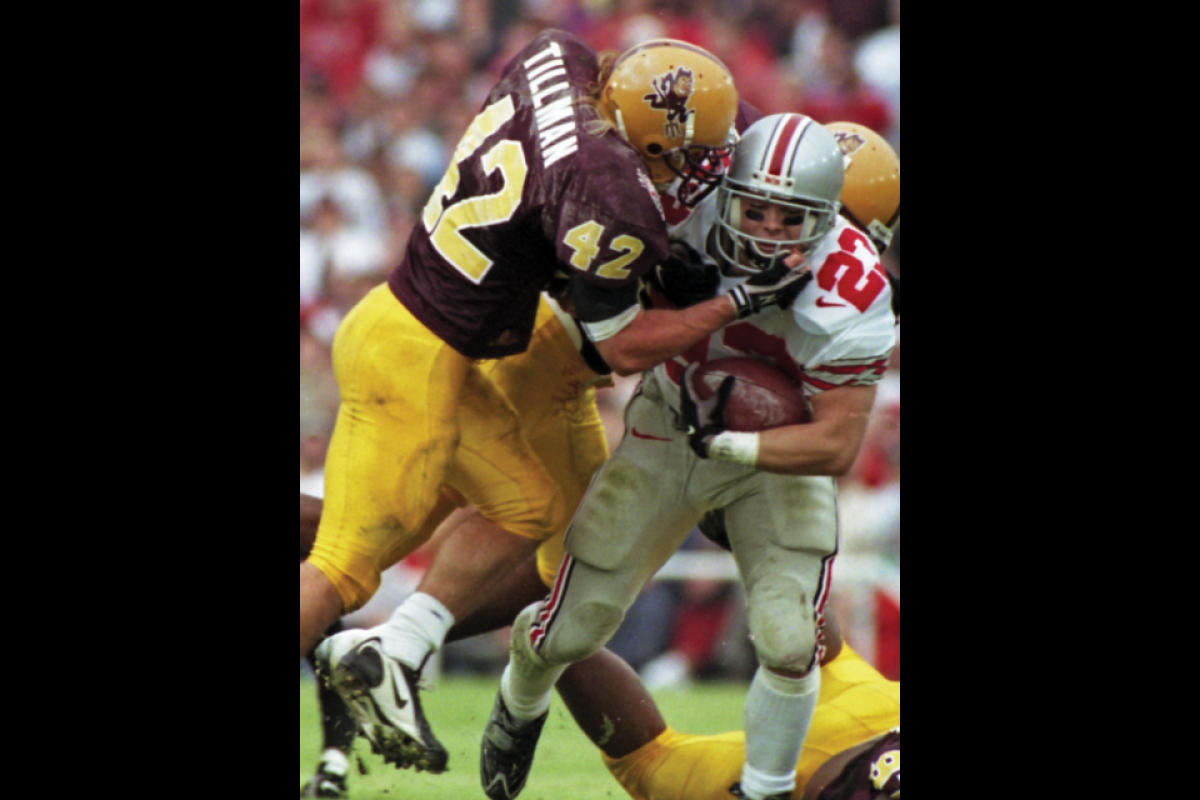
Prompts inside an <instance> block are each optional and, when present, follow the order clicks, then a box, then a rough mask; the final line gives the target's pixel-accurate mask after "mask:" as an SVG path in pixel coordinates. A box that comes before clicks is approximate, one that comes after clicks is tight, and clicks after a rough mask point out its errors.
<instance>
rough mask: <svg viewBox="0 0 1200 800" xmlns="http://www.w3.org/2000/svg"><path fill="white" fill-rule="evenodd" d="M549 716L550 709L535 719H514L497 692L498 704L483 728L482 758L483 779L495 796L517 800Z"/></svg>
mask: <svg viewBox="0 0 1200 800" xmlns="http://www.w3.org/2000/svg"><path fill="white" fill-rule="evenodd" d="M549 716H550V712H549V711H547V712H546V713H545V714H542V715H541V716H540V717H538V718H537V719H535V720H534V721H533V722H520V721H518V720H516V719H513V716H512V715H511V714H509V713H508V708H507V707H505V705H504V698H503V697H501V696H500V693H499V692H497V693H496V706H495V708H493V709H492V716H491V717H490V718H489V719H488V724H487V729H486V730H484V732H483V747H482V748H481V751H480V758H479V778H480V783H481V784H482V786H483V791H484V794H486V795H487V796H488V797H490V798H491V800H513V798H514V797H516V796H517V795H519V794H520V793H521V790H522V789H524V788H525V781H526V780H527V779H528V778H529V769H530V768H531V767H532V766H533V754H534V752H535V751H536V750H537V743H538V739H539V738H540V737H541V735H542V726H544V725H545V724H546V718H547V717H549Z"/></svg>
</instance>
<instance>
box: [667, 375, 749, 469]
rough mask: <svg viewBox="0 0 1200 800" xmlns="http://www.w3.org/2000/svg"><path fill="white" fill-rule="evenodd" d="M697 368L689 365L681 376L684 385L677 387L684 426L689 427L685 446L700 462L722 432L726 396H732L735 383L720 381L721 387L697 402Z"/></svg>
mask: <svg viewBox="0 0 1200 800" xmlns="http://www.w3.org/2000/svg"><path fill="white" fill-rule="evenodd" d="M698 369H700V365H699V364H692V365H691V366H690V367H688V368H687V370H686V371H685V372H684V373H683V381H682V382H681V385H680V387H679V394H680V402H681V405H682V408H681V409H680V410H681V411H682V412H683V424H684V425H687V427H688V443H689V444H690V445H691V446H692V449H693V450H695V451H696V455H698V456H700V457H701V458H708V457H709V451H710V449H711V447H712V443H713V440H714V439H716V438H717V437H718V436H720V435H721V434H722V433H724V432H725V428H726V425H725V406H726V404H728V403H729V395H730V394H732V393H733V382H734V380H736V379H735V378H734V377H733V376H732V375H729V376H727V377H726V378H725V380H723V381H721V386H720V387H719V388H718V389H717V391H715V392H713V395H712V397H710V398H708V399H707V400H698V399H697V398H696V390H695V384H694V380H695V375H696V370H698Z"/></svg>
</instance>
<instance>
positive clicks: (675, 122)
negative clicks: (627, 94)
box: [642, 67, 696, 139]
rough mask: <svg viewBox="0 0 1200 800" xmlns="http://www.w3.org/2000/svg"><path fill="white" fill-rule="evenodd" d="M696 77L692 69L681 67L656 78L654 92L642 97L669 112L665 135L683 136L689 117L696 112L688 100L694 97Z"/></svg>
mask: <svg viewBox="0 0 1200 800" xmlns="http://www.w3.org/2000/svg"><path fill="white" fill-rule="evenodd" d="M694 79H695V76H694V75H693V74H692V71H691V70H690V69H685V68H684V67H680V68H679V69H677V70H675V71H674V72H668V73H667V74H666V75H659V76H658V77H657V78H655V79H654V93H653V94H648V95H646V96H645V97H643V98H642V99H643V100H648V101H649V102H650V107H651V108H653V109H657V110H659V111H666V112H667V121H666V123H665V124H664V125H663V135H664V136H666V137H668V138H671V139H678V138H680V137H682V136H683V132H684V129H685V127H686V125H687V121H688V118H690V117H691V115H692V114H695V113H696V112H695V111H693V110H692V109H690V108H688V107H687V104H688V100H690V99H691V97H692V86H693V81H694Z"/></svg>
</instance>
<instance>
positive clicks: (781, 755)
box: [742, 667, 821, 800]
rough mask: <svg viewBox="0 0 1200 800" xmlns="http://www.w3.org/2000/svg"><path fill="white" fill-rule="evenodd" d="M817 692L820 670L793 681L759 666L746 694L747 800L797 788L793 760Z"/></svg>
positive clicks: (744, 780)
mask: <svg viewBox="0 0 1200 800" xmlns="http://www.w3.org/2000/svg"><path fill="white" fill-rule="evenodd" d="M820 692H821V670H820V669H814V670H813V671H812V672H811V673H809V674H808V675H807V676H806V677H804V678H801V679H800V680H793V679H791V678H783V677H780V676H779V675H776V674H775V673H773V672H771V671H770V670H768V669H765V668H761V667H760V668H759V670H758V674H757V675H755V676H754V683H753V684H751V686H750V692H749V694H748V695H747V696H746V766H745V768H744V770H743V771H742V792H743V793H744V794H745V795H746V797H747V798H749V800H763V798H766V797H770V796H771V795H773V794H780V793H785V792H790V791H792V790H793V789H795V788H796V762H797V761H799V760H800V750H801V748H803V746H804V740H805V738H807V736H808V728H809V726H810V725H811V724H812V718H813V713H814V712H815V711H816V709H817V696H818V695H819V694H820Z"/></svg>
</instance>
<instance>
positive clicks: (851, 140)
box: [833, 131, 867, 158]
mask: <svg viewBox="0 0 1200 800" xmlns="http://www.w3.org/2000/svg"><path fill="white" fill-rule="evenodd" d="M833 138H834V139H837V143H838V147H840V148H842V155H843V156H845V157H846V158H851V157H852V156H853V155H854V154H855V153H857V152H858V151H859V149H861V148H862V146H863V145H865V144H866V143H867V140H866V139H864V138H863V137H861V136H859V135H858V134H857V133H850V132H849V131H834V132H833Z"/></svg>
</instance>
